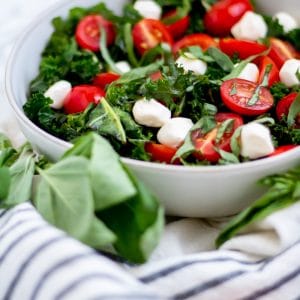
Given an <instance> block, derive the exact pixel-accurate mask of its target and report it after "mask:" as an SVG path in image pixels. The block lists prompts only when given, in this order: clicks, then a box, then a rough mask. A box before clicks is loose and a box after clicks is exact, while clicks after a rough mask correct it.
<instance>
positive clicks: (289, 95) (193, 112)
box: [24, 0, 300, 165]
mask: <svg viewBox="0 0 300 300" xmlns="http://www.w3.org/2000/svg"><path fill="white" fill-rule="evenodd" d="M53 25H54V29H55V30H54V32H53V34H52V36H51V38H50V40H49V42H48V44H47V46H46V48H45V50H44V52H43V54H42V60H41V64H40V72H39V75H38V76H37V77H36V78H35V79H34V80H33V81H32V83H31V85H30V95H29V97H28V101H27V103H26V104H25V105H24V111H25V113H26V114H27V116H28V117H29V118H30V119H31V120H32V121H33V122H34V123H36V124H37V125H38V126H40V127H41V128H43V129H44V130H46V131H47V132H49V133H51V134H53V135H55V136H57V137H59V138H62V139H64V140H67V141H72V140H74V139H75V138H77V137H79V136H81V135H83V134H85V133H87V132H90V131H95V132H97V133H98V134H100V135H101V136H103V137H105V138H106V139H108V140H109V141H110V143H111V144H112V145H113V147H114V148H115V149H116V151H117V152H118V153H119V154H120V155H121V156H124V157H129V158H133V159H138V160H144V161H154V162H161V163H168V164H183V165H211V164H213V165H214V164H229V163H240V162H244V161H249V160H256V159H260V158H264V157H268V156H272V155H276V154H278V153H281V152H284V151H287V150H289V149H292V148H294V147H297V146H298V145H300V85H299V83H300V52H299V51H300V28H299V25H298V24H297V21H296V19H295V18H293V17H292V16H291V15H289V14H287V13H285V12H278V13H277V14H276V15H274V16H265V15H262V14H259V13H256V12H255V11H254V4H253V3H252V2H250V1H249V0H220V1H214V0H202V1H200V0H180V1H179V0H165V1H163V0H155V1H154V0H137V1H131V2H129V3H128V4H126V5H125V6H124V9H123V15H122V16H119V15H116V14H114V13H113V12H112V11H111V10H109V9H108V8H107V7H106V5H105V4H104V3H99V4H98V5H96V6H94V7H90V8H74V9H72V10H71V11H70V13H69V16H68V18H67V19H62V18H60V17H57V18H55V19H54V20H53Z"/></svg>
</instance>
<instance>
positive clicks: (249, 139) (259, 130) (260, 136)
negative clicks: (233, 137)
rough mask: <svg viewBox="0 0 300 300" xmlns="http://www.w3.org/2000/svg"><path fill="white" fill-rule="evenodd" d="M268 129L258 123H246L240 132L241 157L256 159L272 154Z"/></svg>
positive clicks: (271, 143) (272, 148)
mask: <svg viewBox="0 0 300 300" xmlns="http://www.w3.org/2000/svg"><path fill="white" fill-rule="evenodd" d="M274 150H275V149H274V145H273V142H272V137H271V134H270V130H269V128H267V127H266V126H264V125H262V124H259V123H255V122H252V123H248V124H246V125H244V126H243V127H242V130H241V155H242V156H244V157H248V158H250V159H257V158H261V157H264V156H267V155H269V154H271V153H272V152H274Z"/></svg>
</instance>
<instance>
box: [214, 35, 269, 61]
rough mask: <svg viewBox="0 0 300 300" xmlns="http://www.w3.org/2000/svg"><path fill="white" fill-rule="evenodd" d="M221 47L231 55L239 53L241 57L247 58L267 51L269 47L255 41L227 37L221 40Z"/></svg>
mask: <svg viewBox="0 0 300 300" xmlns="http://www.w3.org/2000/svg"><path fill="white" fill-rule="evenodd" d="M220 49H221V50H222V51H223V52H224V53H226V54H227V55H229V56H233V55H234V54H238V56H239V58H240V59H246V58H248V57H249V56H252V55H257V54H260V53H262V52H264V51H266V50H267V47H266V46H265V45H262V44H259V43H257V42H253V41H245V40H236V39H233V38H225V39H221V40H220Z"/></svg>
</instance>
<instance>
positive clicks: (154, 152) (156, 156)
mask: <svg viewBox="0 0 300 300" xmlns="http://www.w3.org/2000/svg"><path fill="white" fill-rule="evenodd" d="M145 150H146V152H148V153H149V154H150V155H151V160H152V161H158V162H163V163H167V164H170V163H171V161H172V158H173V157H174V155H175V153H176V151H177V149H176V148H171V147H168V146H165V145H161V144H155V143H146V145H145ZM175 163H176V162H175ZM177 163H178V161H177Z"/></svg>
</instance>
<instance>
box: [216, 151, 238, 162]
mask: <svg viewBox="0 0 300 300" xmlns="http://www.w3.org/2000/svg"><path fill="white" fill-rule="evenodd" d="M216 151H217V152H218V153H219V154H220V155H221V159H220V160H219V163H220V164H222V165H227V164H238V163H239V162H240V161H239V159H238V157H237V156H236V155H234V154H233V153H230V152H227V151H224V150H222V149H218V148H216Z"/></svg>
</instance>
